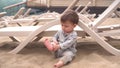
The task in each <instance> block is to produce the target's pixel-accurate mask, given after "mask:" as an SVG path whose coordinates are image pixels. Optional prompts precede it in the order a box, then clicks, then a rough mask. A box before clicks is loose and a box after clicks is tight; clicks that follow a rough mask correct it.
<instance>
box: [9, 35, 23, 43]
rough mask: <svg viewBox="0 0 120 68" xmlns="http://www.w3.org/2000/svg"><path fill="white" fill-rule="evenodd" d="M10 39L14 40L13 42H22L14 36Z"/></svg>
mask: <svg viewBox="0 0 120 68" xmlns="http://www.w3.org/2000/svg"><path fill="white" fill-rule="evenodd" d="M9 38H10V39H12V41H14V42H21V40H20V39H18V38H16V37H14V36H9Z"/></svg>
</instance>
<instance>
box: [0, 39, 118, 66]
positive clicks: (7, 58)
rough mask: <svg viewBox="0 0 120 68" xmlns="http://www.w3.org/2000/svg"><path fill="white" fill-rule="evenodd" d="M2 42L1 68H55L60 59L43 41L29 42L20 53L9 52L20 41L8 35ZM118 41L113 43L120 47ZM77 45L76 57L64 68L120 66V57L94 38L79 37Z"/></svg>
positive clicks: (0, 50)
mask: <svg viewBox="0 0 120 68" xmlns="http://www.w3.org/2000/svg"><path fill="white" fill-rule="evenodd" d="M8 41H9V42H8ZM0 42H1V43H0V46H1V47H0V68H53V65H54V63H56V62H57V61H58V59H55V58H54V56H53V54H52V53H51V52H49V51H48V50H47V49H46V48H45V47H44V46H43V43H42V42H41V41H40V42H34V43H30V44H28V46H27V47H25V48H24V49H23V50H22V51H21V52H20V53H19V54H9V53H8V52H9V51H10V50H12V49H14V48H15V47H16V46H17V45H18V44H19V43H16V42H11V41H10V39H8V38H7V37H1V38H0ZM118 43H119V41H112V43H111V44H112V45H115V47H117V48H119V49H120V44H118ZM77 45H78V46H77V50H78V52H77V54H76V57H75V59H74V60H73V61H72V62H71V63H70V64H68V65H65V66H64V67H63V68H120V57H118V56H114V55H112V54H110V53H108V52H107V51H106V50H104V49H103V48H102V47H101V46H99V45H98V44H97V43H96V42H95V41H94V40H93V39H91V38H86V39H82V38H79V39H78V44H77Z"/></svg>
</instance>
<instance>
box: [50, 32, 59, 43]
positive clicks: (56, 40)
mask: <svg viewBox="0 0 120 68" xmlns="http://www.w3.org/2000/svg"><path fill="white" fill-rule="evenodd" d="M58 34H59V32H57V33H56V34H55V35H54V37H53V39H52V41H53V42H55V43H58V38H59V35H58Z"/></svg>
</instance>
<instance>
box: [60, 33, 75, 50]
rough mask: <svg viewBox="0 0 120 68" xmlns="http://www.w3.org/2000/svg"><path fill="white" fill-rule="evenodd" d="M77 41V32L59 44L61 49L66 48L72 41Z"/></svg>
mask: <svg viewBox="0 0 120 68" xmlns="http://www.w3.org/2000/svg"><path fill="white" fill-rule="evenodd" d="M76 41H77V34H75V35H71V37H69V38H68V39H67V40H66V41H65V42H64V43H61V44H59V46H60V48H61V49H67V48H69V47H71V46H72V44H73V43H75V42H76Z"/></svg>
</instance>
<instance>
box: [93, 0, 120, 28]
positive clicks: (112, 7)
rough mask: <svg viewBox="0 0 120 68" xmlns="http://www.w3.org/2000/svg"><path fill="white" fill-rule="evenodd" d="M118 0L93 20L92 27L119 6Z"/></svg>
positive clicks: (95, 26) (101, 21)
mask: <svg viewBox="0 0 120 68" xmlns="http://www.w3.org/2000/svg"><path fill="white" fill-rule="evenodd" d="M119 4H120V0H115V1H114V2H113V3H112V4H111V5H110V6H109V7H108V8H107V9H106V10H105V11H104V12H103V13H102V14H101V15H100V17H98V18H97V19H96V20H95V21H94V22H93V26H94V28H97V26H99V25H100V24H101V23H103V21H104V20H105V19H106V18H108V17H109V16H110V14H112V13H113V12H114V11H115V10H116V9H117V8H118V6H119Z"/></svg>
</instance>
